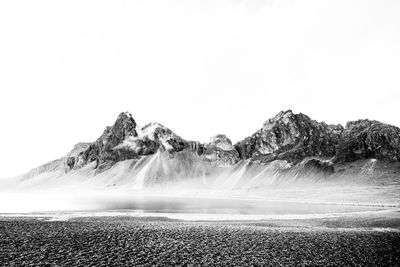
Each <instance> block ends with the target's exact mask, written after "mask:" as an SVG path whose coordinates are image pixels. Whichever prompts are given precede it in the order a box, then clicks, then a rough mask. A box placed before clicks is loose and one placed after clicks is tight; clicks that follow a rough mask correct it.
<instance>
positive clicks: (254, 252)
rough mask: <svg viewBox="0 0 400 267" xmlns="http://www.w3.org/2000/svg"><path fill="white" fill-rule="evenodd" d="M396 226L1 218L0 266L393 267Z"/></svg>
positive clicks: (399, 248)
mask: <svg viewBox="0 0 400 267" xmlns="http://www.w3.org/2000/svg"><path fill="white" fill-rule="evenodd" d="M398 226H399V220H398V219H395V220H387V219H386V220H385V219H381V220H379V219H374V220H369V222H367V220H365V221H364V220H361V221H360V220H352V221H351V220H350V219H348V220H347V221H346V220H342V219H334V220H332V219H329V220H308V221H307V220H306V221H304V220H298V221H296V220H292V221H285V222H283V221H262V222H259V221H255V222H187V221H176V220H170V219H166V218H126V217H97V218H94V217H90V218H76V219H73V220H69V221H47V220H46V219H44V218H11V217H10V218H7V217H3V218H0V265H1V266H29V265H34V266H37V265H47V266H90V265H92V266H99V265H111V266H121V265H125V266H127V265H128V266H139V265H142V266H154V265H157V266H171V265H194V266H198V265H219V266H221V265H225V266H226V265H228V266H233V265H236V266H249V265H257V266H294V265H324V266H325V265H331V266H333V265H334V266H343V265H346V266H357V265H362V266H396V265H397V266H398V265H400V231H399V229H400V228H399V227H398ZM360 227H361V228H360ZM377 227H378V228H377ZM385 227H391V228H390V229H392V230H385V229H387V228H385ZM393 227H395V228H393ZM377 229H378V230H377ZM379 229H380V230H379Z"/></svg>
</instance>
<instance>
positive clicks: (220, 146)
mask: <svg viewBox="0 0 400 267" xmlns="http://www.w3.org/2000/svg"><path fill="white" fill-rule="evenodd" d="M204 147H205V150H204V157H205V158H206V159H207V160H209V161H210V162H211V163H213V164H214V165H217V166H220V167H226V166H231V165H233V164H235V163H237V162H238V161H239V160H240V158H239V153H238V152H237V151H236V149H235V147H234V146H233V145H232V142H231V140H229V138H227V137H226V136H225V135H222V134H220V135H216V136H214V137H212V138H211V142H210V143H208V144H205V146H204Z"/></svg>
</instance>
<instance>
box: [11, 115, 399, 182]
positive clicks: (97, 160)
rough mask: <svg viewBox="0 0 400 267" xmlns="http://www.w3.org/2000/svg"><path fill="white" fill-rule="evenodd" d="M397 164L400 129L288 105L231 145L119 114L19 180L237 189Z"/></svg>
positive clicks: (220, 138)
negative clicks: (89, 138) (211, 181)
mask: <svg viewBox="0 0 400 267" xmlns="http://www.w3.org/2000/svg"><path fill="white" fill-rule="evenodd" d="M360 162H361V163H360ZM399 162H400V129H399V128H397V127H395V126H392V125H388V124H384V123H381V122H378V121H373V120H358V121H351V122H348V123H347V124H346V126H345V127H343V126H342V125H328V124H326V123H324V122H318V121H315V120H312V119H311V118H310V117H308V116H306V115H304V114H302V113H299V114H295V113H293V112H292V111H291V110H287V111H282V112H279V113H278V114H277V115H276V116H274V117H272V118H270V119H268V120H267V121H266V122H265V123H264V124H263V125H262V127H261V128H260V129H259V130H258V131H257V132H255V133H254V134H252V135H250V136H248V137H246V138H245V139H243V140H241V141H239V142H237V143H236V144H233V143H232V142H231V140H230V139H229V138H228V137H227V136H225V135H223V134H219V135H216V136H214V137H212V138H211V140H210V142H208V143H200V142H198V141H191V140H186V139H184V138H182V137H180V136H179V135H177V134H176V133H174V132H173V131H172V130H170V129H169V128H167V127H165V126H163V125H162V124H159V123H149V124H147V125H145V126H144V127H139V126H138V125H137V123H136V121H135V119H134V118H133V117H132V115H131V114H130V113H129V112H122V113H121V114H119V116H118V118H117V119H116V121H115V123H114V124H113V125H112V126H108V127H106V128H105V130H104V132H103V133H102V134H101V135H100V137H99V138H98V139H97V140H95V141H94V142H91V143H78V144H76V145H75V147H74V148H73V150H72V151H71V152H70V153H68V154H67V155H66V156H65V157H62V158H60V159H57V160H54V161H52V162H49V163H47V164H44V165H42V166H40V167H38V168H35V169H33V170H31V171H29V172H28V173H26V174H24V175H21V176H19V177H18V180H20V181H26V180H29V179H33V178H34V177H39V176H44V175H45V176H46V177H47V178H48V179H50V178H52V179H53V178H54V177H59V178H60V177H68V176H71V175H73V174H79V175H80V176H90V177H97V176H98V177H103V179H104V180H105V181H107V182H106V184H108V185H109V184H112V185H114V186H115V185H119V184H121V183H122V184H132V185H135V186H142V187H143V186H146V185H151V184H155V183H163V182H166V181H171V180H179V179H184V178H185V177H186V178H187V177H190V178H195V177H211V176H216V177H221V175H222V176H225V177H231V178H227V179H236V180H237V183H236V184H235V185H233V186H232V187H235V186H236V187H237V186H238V184H243V181H241V180H243V177H245V176H246V177H255V176H257V177H258V178H257V179H258V180H262V179H264V178H263V177H265V176H268V177H270V176H271V175H274V176H279V177H286V178H287V177H289V176H290V177H293V176H296V177H298V176H299V175H300V176H310V175H311V176H313V177H314V176H315V177H316V179H320V177H327V176H331V175H345V174H346V173H348V172H349V171H348V168H347V166H350V165H351V166H359V168H358V171H357V172H358V173H359V174H360V173H362V172H363V171H365V168H366V166H367V167H368V166H378V165H379V164H381V165H382V164H383V165H384V166H386V167H385V168H383V169H387V170H388V171H389V172H391V174H392V175H393V174H394V175H395V176H398V175H399V173H400V172H398V171H399V170H400V165H399ZM358 163H360V164H358ZM377 164H378V165H377ZM383 165H382V166H383ZM388 166H389V167H388ZM368 168H369V167H368ZM116 170H118V171H116ZM116 172H117V173H116ZM350 173H354V170H352V171H350ZM107 177H108V178H107ZM122 177H123V178H122ZM232 177H236V178H232ZM47 178H46V179H47ZM48 179H47V180H48ZM321 179H322V178H321ZM253 180H254V179H253ZM252 183H253V182H252ZM253 184H254V183H253ZM258 184H259V183H258ZM247 186H248V187H251V185H247Z"/></svg>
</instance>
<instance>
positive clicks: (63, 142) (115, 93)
mask: <svg viewBox="0 0 400 267" xmlns="http://www.w3.org/2000/svg"><path fill="white" fill-rule="evenodd" d="M399 14H400V1H397V0H393V1H366V0H362V1H349V0H346V1H321V0H318V1H294V0H293V1H260V0H258V1H241V0H231V1H218V0H212V1H211V0H210V1H189V0H185V1H183V0H182V1H166V0H160V1H148V0H146V1H145V0H143V1H116V0H113V1H99V0H95V1H82V0H78V1H71V0H68V1H55V0H49V1H31V0H27V1H18V0H9V1H7V0H4V1H0V90H1V91H0V92H1V93H0V125H1V131H0V147H1V154H0V162H1V165H0V166H1V169H0V177H8V176H13V175H17V174H20V173H23V172H25V171H27V170H29V169H30V168H32V167H36V166H38V165H40V164H42V163H45V162H47V161H50V160H53V159H56V158H58V157H61V156H63V155H65V154H66V153H68V152H69V150H70V149H71V148H72V147H73V145H74V144H75V143H77V142H79V141H94V140H95V139H97V137H98V136H99V135H100V134H101V133H102V132H103V130H104V127H105V126H106V125H111V124H112V123H113V122H114V120H115V119H116V117H117V116H118V114H119V113H120V112H121V111H130V112H131V113H132V115H133V116H134V118H135V120H136V121H137V123H138V124H140V125H144V124H145V123H147V122H151V121H158V122H160V123H162V124H164V125H165V126H167V127H169V128H170V129H172V130H173V131H175V132H176V133H177V134H179V135H181V136H182V137H184V138H186V139H194V140H199V141H202V142H204V141H208V140H209V138H210V137H211V136H212V135H215V134H218V133H225V134H227V135H228V137H230V138H231V139H232V140H233V141H234V142H236V141H238V140H240V139H242V138H244V137H246V136H248V135H250V134H252V133H254V132H255V131H256V130H257V129H259V128H261V126H262V124H263V122H264V121H265V120H267V119H268V118H270V117H272V116H274V115H275V114H277V113H278V112H279V111H280V110H286V109H292V110H293V111H295V112H303V113H305V114H307V115H309V116H310V117H312V118H314V119H316V120H319V121H326V122H327V123H345V122H347V121H349V120H355V119H359V118H370V119H377V120H380V121H383V122H386V123H390V124H394V125H397V126H400V109H399V107H400V105H399V104H400V15H399Z"/></svg>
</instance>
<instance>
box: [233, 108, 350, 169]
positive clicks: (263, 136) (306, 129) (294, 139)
mask: <svg viewBox="0 0 400 267" xmlns="http://www.w3.org/2000/svg"><path fill="white" fill-rule="evenodd" d="M342 132H343V127H342V126H340V125H327V124H326V123H324V122H321V123H320V122H317V121H314V120H311V119H310V118H309V117H308V116H306V115H304V114H301V113H300V114H294V113H293V112H292V111H291V110H288V111H285V112H280V113H279V114H278V115H276V116H275V117H273V118H271V119H269V120H268V121H266V122H265V123H264V125H263V127H262V128H261V129H260V130H258V131H257V132H256V133H255V134H253V135H252V136H250V137H247V138H246V139H244V140H243V141H240V142H238V143H237V144H235V147H236V149H237V151H238V152H239V154H240V157H241V158H242V159H252V160H258V161H261V162H269V161H273V160H277V159H279V160H287V161H289V162H300V161H301V160H303V159H304V158H306V157H310V156H318V157H324V158H327V157H328V158H330V157H333V156H335V154H336V146H337V145H338V143H339V140H340V137H341V135H342Z"/></svg>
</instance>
